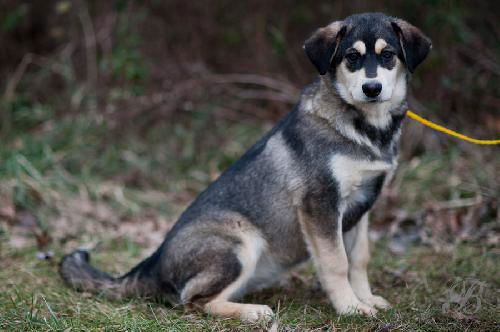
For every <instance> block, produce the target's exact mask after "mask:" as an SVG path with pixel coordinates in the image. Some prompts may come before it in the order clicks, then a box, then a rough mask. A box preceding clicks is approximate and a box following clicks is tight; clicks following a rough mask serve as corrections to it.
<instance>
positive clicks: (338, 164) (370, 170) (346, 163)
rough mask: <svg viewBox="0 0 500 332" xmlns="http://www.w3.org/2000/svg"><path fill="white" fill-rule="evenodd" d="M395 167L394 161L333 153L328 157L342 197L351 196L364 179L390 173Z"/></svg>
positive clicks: (347, 197)
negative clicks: (355, 157) (373, 159)
mask: <svg viewBox="0 0 500 332" xmlns="http://www.w3.org/2000/svg"><path fill="white" fill-rule="evenodd" d="M395 167H396V165H395V163H388V162H384V161H369V160H366V159H354V158H352V157H350V156H346V155H341V154H335V155H334V156H333V157H332V158H331V159H330V168H331V171H332V175H333V177H334V178H335V180H336V181H337V182H338V185H339V191H340V196H341V197H342V198H343V199H349V198H350V197H352V196H353V194H354V193H355V192H356V190H357V189H358V188H359V187H360V186H361V184H362V183H363V182H364V181H365V180H368V179H371V178H374V177H376V176H378V175H381V174H383V173H386V174H387V173H391V172H392V171H393V170H394V168H395Z"/></svg>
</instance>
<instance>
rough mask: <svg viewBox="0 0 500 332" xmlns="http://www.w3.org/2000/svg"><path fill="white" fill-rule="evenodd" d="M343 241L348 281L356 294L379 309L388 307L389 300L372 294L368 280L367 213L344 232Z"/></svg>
mask: <svg viewBox="0 0 500 332" xmlns="http://www.w3.org/2000/svg"><path fill="white" fill-rule="evenodd" d="M344 241H345V246H346V251H347V257H348V259H349V282H350V283H351V286H352V289H353V290H354V293H355V294H356V296H357V297H358V298H359V299H360V300H361V301H362V302H364V303H366V304H368V305H371V306H375V307H377V308H380V309H385V308H389V307H390V304H389V302H387V301H386V300H385V299H384V298H382V297H381V296H376V295H373V294H372V291H371V289H370V284H369V282H368V272H367V266H368V261H369V260H370V251H369V250H370V248H369V242H368V213H365V215H364V216H363V217H362V218H361V220H360V221H359V223H358V224H357V225H356V226H355V227H353V228H352V229H351V230H349V232H346V233H345V234H344Z"/></svg>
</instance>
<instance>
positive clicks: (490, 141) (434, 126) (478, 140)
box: [406, 110, 500, 144]
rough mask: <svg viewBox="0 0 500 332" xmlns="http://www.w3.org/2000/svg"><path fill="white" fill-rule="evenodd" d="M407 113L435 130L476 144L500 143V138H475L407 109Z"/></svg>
mask: <svg viewBox="0 0 500 332" xmlns="http://www.w3.org/2000/svg"><path fill="white" fill-rule="evenodd" d="M406 115H408V116H409V117H410V118H412V119H413V120H415V121H418V122H420V123H421V124H423V125H424V126H427V127H429V128H432V129H434V130H437V131H440V132H442V133H445V134H448V135H451V136H455V137H458V138H460V139H462V140H464V141H467V142H471V143H474V144H500V139H495V140H482V139H475V138H471V137H468V136H465V135H462V134H459V133H457V132H456V131H453V130H450V129H448V128H445V127H443V126H440V125H437V124H435V123H433V122H431V121H429V120H426V119H424V118H422V117H421V116H420V115H417V114H415V113H413V112H412V111H410V110H406Z"/></svg>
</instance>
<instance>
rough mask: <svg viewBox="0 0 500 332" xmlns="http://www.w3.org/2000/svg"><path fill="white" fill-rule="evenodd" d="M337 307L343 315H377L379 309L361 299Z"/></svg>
mask: <svg viewBox="0 0 500 332" xmlns="http://www.w3.org/2000/svg"><path fill="white" fill-rule="evenodd" d="M336 309H337V312H338V313H339V314H341V315H355V314H360V315H366V316H375V315H376V314H377V309H375V308H374V307H372V306H370V305H368V304H366V303H363V302H361V301H355V302H353V303H351V304H349V305H343V306H341V307H340V308H336Z"/></svg>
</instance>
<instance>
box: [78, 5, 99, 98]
mask: <svg viewBox="0 0 500 332" xmlns="http://www.w3.org/2000/svg"><path fill="white" fill-rule="evenodd" d="M84 3H85V1H80V6H79V7H80V10H79V13H78V17H79V18H80V23H81V24H82V29H83V37H84V38H85V58H86V60H87V88H88V89H89V90H92V89H93V88H94V86H95V84H96V82H97V78H98V77H97V74H98V71H97V52H96V38H95V31H94V25H93V24H92V19H91V18H90V14H89V9H88V6H86V5H84Z"/></svg>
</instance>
